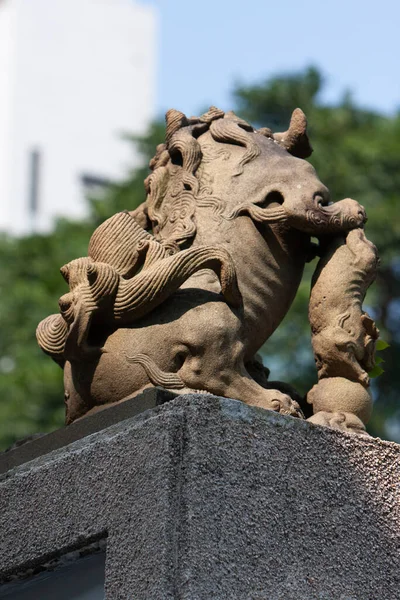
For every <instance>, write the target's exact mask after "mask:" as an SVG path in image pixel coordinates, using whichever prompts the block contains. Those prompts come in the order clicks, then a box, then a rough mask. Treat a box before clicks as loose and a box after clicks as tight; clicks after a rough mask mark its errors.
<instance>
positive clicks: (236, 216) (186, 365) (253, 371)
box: [37, 107, 377, 429]
mask: <svg viewBox="0 0 400 600" xmlns="http://www.w3.org/2000/svg"><path fill="white" fill-rule="evenodd" d="M166 120H167V130H166V141H165V144H161V145H160V146H158V147H157V152H156V155H155V157H154V158H153V159H152V161H151V163H150V168H151V170H152V173H151V175H150V176H149V177H148V178H147V180H146V181H145V187H146V191H147V199H146V201H145V202H144V203H143V204H142V205H141V206H139V208H137V209H136V210H134V211H133V212H124V213H119V214H117V215H115V216H114V217H112V218H111V219H109V220H108V221H106V222H105V223H103V224H102V225H101V226H100V227H99V228H98V229H97V230H96V231H95V232H94V234H93V236H92V238H91V240H90V244H89V249H88V257H86V258H81V259H78V260H74V261H72V262H71V263H69V264H68V265H65V266H64V267H62V269H61V272H62V275H63V276H64V278H65V280H66V282H67V283H68V285H69V288H70V291H69V292H68V293H67V294H65V295H64V296H63V297H62V298H61V299H60V303H59V304H60V313H59V314H57V315H52V316H50V317H48V318H47V319H45V320H44V321H42V322H41V323H40V324H39V326H38V329H37V338H38V342H39V344H40V346H41V347H42V349H43V350H44V351H45V352H46V353H48V354H49V355H50V356H51V357H52V358H53V359H54V360H55V361H57V362H58V363H59V364H60V365H61V366H62V367H63V368H64V373H65V377H64V379H65V401H66V422H67V423H71V422H72V421H74V420H75V419H78V418H80V417H82V416H84V415H86V414H88V413H90V412H93V411H95V410H98V408H99V407H102V406H104V405H106V404H112V403H117V402H121V401H123V400H124V399H126V398H128V397H132V395H134V394H135V393H137V392H138V391H140V390H142V389H143V388H146V387H149V386H162V387H164V388H166V389H168V390H172V391H175V392H178V393H184V392H187V391H189V390H200V391H204V392H210V393H213V394H217V395H220V396H225V397H231V398H236V399H239V400H242V401H243V402H246V403H248V404H253V405H256V406H260V407H262V408H266V409H270V410H275V411H279V412H282V413H285V414H288V415H292V416H297V417H300V418H302V417H303V413H302V411H301V409H300V407H299V404H298V402H297V401H296V398H297V399H298V396H296V393H295V392H294V391H293V390H291V388H290V386H287V385H285V384H279V383H277V382H275V383H269V382H268V379H267V370H266V369H264V368H263V366H262V365H261V364H260V363H259V362H258V361H257V359H256V358H255V355H256V352H257V351H258V350H259V348H260V347H261V346H262V345H263V344H264V342H265V341H266V340H267V339H268V338H269V337H270V336H271V334H272V333H273V332H274V331H275V329H276V328H277V327H278V325H279V324H280V322H281V321H282V319H283V317H284V316H285V315H286V313H287V311H288V309H289V307H290V305H291V303H292V301H293V299H294V297H295V295H296V292H297V289H298V286H299V283H300V280H301V277H302V273H303V269H304V265H305V263H306V261H307V260H309V259H310V258H311V257H312V256H313V255H315V248H314V246H313V244H312V243H311V237H312V236H314V237H317V238H318V239H320V241H321V244H320V250H319V252H322V255H323V257H322V258H321V261H320V264H319V267H318V270H317V276H316V281H315V283H314V287H313V291H312V295H311V305H310V320H311V323H312V327H313V334H314V336H313V344H314V350H315V354H316V358H317V367H318V371H319V376H320V378H321V381H320V383H319V384H318V386H317V388H316V389H314V390H313V392H312V393H310V395H309V397H308V401H309V402H310V403H312V404H313V406H314V409H315V410H316V411H323V412H324V413H332V414H334V413H336V412H337V410H336V408H337V407H335V404H334V402H333V403H331V404H329V400H328V403H327V402H326V401H325V400H323V399H322V398H323V396H324V392H323V388H324V389H325V385H326V382H329V381H333V380H334V379H338V378H344V380H345V381H346V382H347V381H348V382H351V383H352V384H353V382H354V385H356V386H359V387H360V388H361V389H362V390H363V393H364V392H365V393H367V395H368V392H366V388H367V387H368V377H367V375H366V371H367V370H368V369H369V367H370V365H372V363H373V349H374V340H375V339H376V337H377V331H376V329H375V328H374V325H373V322H372V321H371V319H370V318H369V317H368V316H367V315H366V314H365V313H363V312H362V309H361V302H362V300H363V297H364V294H365V290H366V288H367V287H368V285H369V283H370V282H371V280H372V279H373V276H374V272H375V265H376V255H375V250H374V249H373V246H372V245H371V244H370V243H369V242H367V241H366V239H365V236H364V233H363V230H362V229H361V228H362V227H363V225H364V222H365V221H366V215H365V211H364V209H363V208H362V206H360V204H358V203H357V202H356V201H355V200H352V199H345V200H341V201H339V202H336V203H335V204H331V202H330V197H329V192H328V190H327V188H326V187H325V186H324V185H323V184H322V183H321V182H320V181H319V179H318V177H317V175H316V173H315V171H314V169H313V167H312V166H311V165H310V164H309V163H308V162H307V161H305V160H304V158H306V157H307V156H309V155H310V154H311V151H312V150H311V146H310V144H309V141H308V138H307V133H306V119H305V116H304V114H303V113H302V111H301V110H300V109H296V110H295V111H294V113H293V116H292V120H291V123H290V127H289V129H288V131H287V132H284V133H279V134H275V135H274V134H273V133H272V132H271V131H270V130H269V129H266V128H264V129H260V130H255V129H253V127H251V125H249V124H248V123H247V122H245V121H243V120H242V119H240V118H238V117H237V116H236V115H235V114H234V113H233V112H230V113H224V112H223V111H221V110H218V109H216V108H215V107H212V108H211V109H210V110H209V112H207V113H206V114H204V115H202V116H201V117H198V118H197V117H196V118H195V117H192V118H190V119H188V118H187V117H186V116H185V115H184V114H182V113H180V112H178V111H175V110H171V111H169V112H168V113H167V115H166ZM352 230H354V231H352ZM359 247H360V249H361V250H362V252H361V250H360V249H359ZM342 255H343V256H342ZM364 255H365V256H364ZM333 259H334V260H335V261H337V262H338V263H339V265H340V264H341V263H342V264H343V265H345V267H344V269H345V271H346V273H345V276H344V277H343V280H342V278H341V275H340V273H341V271H340V268H338V267H336V270H335V268H334V269H333V271H332V273H331V262H330V261H331V260H333ZM332 277H333V279H332ZM335 278H336V280H335ZM353 280H354V281H353ZM339 281H340V286H341V289H342V288H343V293H339V291H338V282H339ZM321 294H324V295H325V296H326V303H325V305H324V307H323V308H322V309H321V306H322V305H321V304H320V295H321ZM328 313H329V314H328ZM347 314H348V315H349V316H347ZM357 389H358V388H357ZM329 394H330V392H328V396H329ZM368 398H369V395H368ZM364 400H365V399H364ZM364 400H363V402H364ZM345 408H346V410H345V409H344V408H343V407H342V406H340V407H339V409H338V410H339V411H344V412H346V413H348V414H350V413H351V414H353V415H355V419H356V424H355V425H354V423H352V422H350V421H351V419H350V417H348V418H343V419H341V417H340V418H339V417H337V418H336V417H335V418H336V421H335V419H333V420H332V419H331V421H332V422H331V423H329V418H328V417H326V418H325V421H324V423H328V424H331V425H332V424H333V425H335V426H336V425H337V423H336V422H337V421H338V419H339V421H340V422H341V425H340V426H342V427H343V428H352V429H359V428H360V427H362V423H361V421H360V423H361V426H360V423H359V421H358V420H359V419H360V418H361V420H362V421H364V420H365V419H366V414H364V413H362V414H361V413H360V410H358V408H357V407H353V408H352V407H349V406H346V407H345ZM347 409H348V410H347ZM353 409H354V410H353ZM361 412H362V411H361ZM364 412H365V411H364ZM366 412H368V411H366ZM333 421H335V423H333Z"/></svg>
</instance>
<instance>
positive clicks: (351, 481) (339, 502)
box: [0, 394, 400, 600]
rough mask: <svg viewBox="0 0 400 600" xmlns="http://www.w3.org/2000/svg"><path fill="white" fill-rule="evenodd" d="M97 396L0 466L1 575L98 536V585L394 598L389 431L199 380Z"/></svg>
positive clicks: (397, 583)
mask: <svg viewBox="0 0 400 600" xmlns="http://www.w3.org/2000/svg"><path fill="white" fill-rule="evenodd" d="M131 402H133V401H131ZM115 408H117V407H115ZM113 410H114V408H110V409H108V411H109V418H110V422H112V411H113ZM108 411H105V413H104V414H103V421H102V427H104V428H103V429H101V430H100V431H97V432H94V433H93V432H92V433H90V434H88V435H86V436H85V437H82V438H81V439H77V440H75V441H72V442H71V443H67V445H65V446H62V447H58V448H56V449H52V448H51V444H50V445H48V446H47V448H46V449H45V451H44V452H45V453H44V454H43V455H41V456H36V458H34V459H33V460H30V461H28V462H25V463H24V464H20V465H19V466H14V467H13V468H11V469H9V470H8V471H7V472H6V473H4V474H3V475H2V480H1V483H0V521H1V530H0V531H1V535H0V573H1V577H2V582H7V581H9V580H10V579H12V578H15V577H23V576H24V574H26V573H27V572H28V570H29V569H30V570H31V572H32V571H34V570H35V569H37V568H40V566H41V565H44V564H46V563H48V561H50V560H54V559H56V558H57V557H60V556H62V555H64V554H66V553H68V552H71V551H73V550H79V548H83V547H87V546H88V545H89V544H95V543H96V542H97V541H101V540H103V543H104V541H105V544H106V567H105V569H106V572H105V588H106V598H107V600H156V599H157V600H166V599H174V600H175V599H182V600H189V599H190V600H209V599H216V600H219V599H220V600H228V599H229V600H235V599H238V600H239V599H240V600H247V599H248V600H278V599H279V600H313V599H318V600H380V599H382V600H383V599H385V600H396V599H398V598H400V447H399V446H397V445H396V444H393V443H389V442H382V441H380V440H376V439H370V438H365V439H364V438H360V437H356V436H355V435H353V434H346V433H341V432H336V431H332V430H328V429H325V428H322V427H319V426H316V425H311V424H309V423H306V422H302V421H300V420H297V419H294V418H292V417H285V416H280V415H276V414H274V413H271V412H268V411H264V410H262V409H256V408H253V407H248V406H246V405H244V404H242V403H240V402H238V401H236V400H229V399H223V398H217V397H214V396H209V395H195V394H192V395H187V396H181V397H179V398H176V399H173V400H170V401H169V402H167V403H165V404H163V405H162V406H158V407H156V408H153V409H150V410H147V411H146V412H143V413H141V414H139V415H136V416H133V417H132V416H128V418H126V417H127V415H126V414H124V415H123V417H122V420H121V421H119V422H117V423H114V424H112V425H110V426H108V427H107V415H106V413H107V412H108ZM54 436H55V438H57V436H56V435H55V434H53V437H54ZM25 452H26V451H25ZM26 456H28V458H29V452H26ZM7 460H8V461H10V458H9V457H8V459H7ZM17 462H18V461H17ZM0 591H1V586H0Z"/></svg>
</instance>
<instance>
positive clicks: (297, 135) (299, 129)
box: [274, 108, 313, 158]
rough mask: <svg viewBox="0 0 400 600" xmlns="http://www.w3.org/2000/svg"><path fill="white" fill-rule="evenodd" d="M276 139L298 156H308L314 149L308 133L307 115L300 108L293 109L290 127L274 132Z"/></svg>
mask: <svg viewBox="0 0 400 600" xmlns="http://www.w3.org/2000/svg"><path fill="white" fill-rule="evenodd" d="M274 140H275V141H276V142H278V144H279V145H280V146H282V147H283V148H285V150H287V151H288V152H290V154H292V155H293V156H296V157H297V158H308V157H309V156H311V153H312V151H313V149H312V146H311V144H310V140H309V139H308V135H307V119H306V115H305V114H304V113H303V111H302V110H301V109H300V108H296V109H295V110H294V111H293V114H292V118H291V119H290V125H289V129H288V130H287V131H284V132H282V133H274Z"/></svg>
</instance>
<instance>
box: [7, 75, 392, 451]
mask: <svg viewBox="0 0 400 600" xmlns="http://www.w3.org/2000/svg"><path fill="white" fill-rule="evenodd" d="M322 89H323V78H322V76H321V74H320V73H319V72H318V71H317V70H316V69H314V68H310V69H307V70H306V71H304V72H301V73H297V74H293V75H291V74H289V75H283V76H279V77H275V78H272V79H269V80H267V81H265V82H262V83H260V84H257V85H254V86H238V87H237V88H236V90H235V91H234V97H235V104H236V107H235V110H236V112H237V113H238V114H240V116H242V117H244V118H246V119H248V120H249V121H250V122H252V124H254V125H261V126H269V127H271V128H272V129H274V130H275V131H283V130H285V129H286V128H287V125H288V122H289V119H290V115H291V112H292V110H293V108H295V107H296V106H300V107H301V108H303V110H304V111H305V112H306V114H307V117H308V120H309V123H310V127H309V131H310V138H311V140H312V144H313V147H314V154H313V155H312V157H311V159H310V162H312V164H313V165H314V166H315V167H316V169H317V172H318V174H319V176H320V178H321V180H322V181H323V182H324V183H325V184H326V185H327V186H328V187H329V188H330V190H331V192H332V197H333V199H334V200H339V199H341V198H345V197H352V198H355V199H356V200H359V201H360V202H361V203H362V204H363V205H364V206H365V207H366V208H367V212H368V216H369V223H368V224H367V233H368V236H369V237H370V239H371V240H372V241H373V242H374V243H376V244H377V245H378V247H379V249H380V253H381V257H382V264H381V269H380V273H379V277H378V281H377V284H376V285H375V287H374V289H373V291H371V293H370V294H369V296H368V298H367V302H366V304H367V309H368V311H369V312H370V313H371V314H372V316H373V317H374V318H375V319H376V320H377V323H378V326H379V327H380V329H381V332H382V337H383V338H384V339H385V340H387V341H388V342H389V343H390V348H389V349H386V350H385V351H384V352H383V353H382V357H383V359H384V361H385V362H384V363H383V364H382V365H381V366H382V367H383V368H384V370H385V372H384V374H383V375H381V376H380V377H378V378H377V379H375V380H374V384H373V386H374V394H375V397H376V407H375V414H374V418H373V420H372V422H371V426H370V432H371V433H373V434H374V435H379V436H381V437H384V438H389V439H397V440H400V406H399V405H398V403H397V389H398V388H399V387H400V386H399V383H400V382H399V379H400V370H399V369H397V368H396V366H397V362H398V361H399V360H400V259H399V258H398V256H397V244H398V241H399V239H400V214H399V210H400V209H399V204H398V202H397V195H398V190H399V189H400V168H399V166H400V164H399V163H400V159H399V157H400V115H399V114H397V115H395V116H387V115H381V114H377V113H375V112H373V111H369V110H366V109H364V108H361V107H359V106H356V105H355V104H354V102H353V101H352V99H351V97H350V96H349V95H348V94H346V95H345V96H344V97H343V99H342V100H341V101H340V102H339V103H337V104H336V105H334V106H328V105H326V104H324V103H323V102H322V101H321V100H320V94H321V91H322ZM163 137H164V127H163V124H162V122H156V123H154V125H153V126H152V127H151V128H150V130H149V132H148V134H147V135H146V136H144V137H142V138H129V139H128V141H129V142H131V143H132V147H133V150H135V151H136V152H138V153H139V154H140V155H141V156H142V158H143V163H142V165H143V166H142V167H140V168H138V169H135V170H133V171H132V172H131V173H128V174H127V176H126V178H125V180H124V181H122V182H120V183H118V184H115V185H114V186H112V187H111V188H110V189H109V190H108V192H107V193H106V194H105V195H103V196H102V197H92V198H89V203H90V214H89V217H88V218H87V219H86V221H84V222H81V223H76V222H71V221H67V220H60V221H58V222H57V224H56V226H55V229H54V231H53V232H51V233H50V234H48V235H32V236H28V237H24V238H12V237H10V236H7V235H5V234H4V235H3V236H1V237H0V328H1V334H0V394H1V401H0V444H1V446H2V447H5V446H7V445H8V444H9V443H11V442H13V441H14V440H15V439H16V438H21V437H23V436H25V435H29V434H30V433H33V432H37V431H50V430H52V429H55V428H56V427H59V426H61V425H62V422H63V413H64V407H63V402H62V397H63V392H62V390H63V386H62V371H61V369H60V368H59V367H58V366H57V365H56V364H55V363H53V362H52V361H51V359H49V358H48V357H47V356H45V355H43V354H42V353H41V351H40V350H39V348H38V347H37V344H36V340H35V329H36V325H37V323H38V322H39V321H40V320H41V319H43V318H44V317H46V316H47V315H48V314H50V313H52V312H57V299H58V298H59V296H61V295H62V294H63V293H65V291H66V284H65V283H64V281H63V279H62V277H61V275H60V273H59V268H60V266H61V265H63V264H65V263H67V262H69V261H70V260H73V259H74V258H77V257H79V256H84V255H85V254H86V252H87V243H88V240H89V238H90V234H91V232H92V231H93V229H94V228H95V227H96V226H97V225H98V224H99V223H100V222H102V221H103V220H104V219H106V218H108V217H109V216H110V215H112V214H114V213H115V212H117V211H119V210H123V209H125V208H129V209H133V208H135V207H136V206H137V205H138V204H139V203H140V202H142V201H143V200H144V188H143V179H144V178H145V177H146V176H147V174H148V169H147V162H148V160H149V158H150V157H151V156H152V155H153V154H154V150H155V146H156V145H157V143H160V142H161V141H163ZM314 268H315V262H314V263H312V264H311V265H309V267H308V268H307V272H306V274H305V278H304V283H303V284H302V286H301V288H300V290H299V294H298V297H297V299H296V301H295V303H294V305H293V307H292V309H291V311H290V313H289V315H288V316H287V317H286V319H285V321H284V322H283V324H282V326H281V327H280V329H279V330H278V331H277V332H276V333H275V334H274V336H273V337H272V338H271V340H269V341H268V343H267V344H266V347H265V348H264V349H263V354H264V356H265V363H266V364H267V365H268V366H269V368H271V378H273V379H275V378H281V379H284V380H285V381H288V382H290V383H293V384H294V385H295V386H296V387H298V389H299V391H301V392H302V393H305V392H306V391H307V389H309V388H310V386H311V385H312V384H313V382H314V381H315V367H314V361H313V357H312V353H311V344H310V333H309V329H308V324H307V301H308V295H309V286H310V274H311V273H312V270H313V269H314Z"/></svg>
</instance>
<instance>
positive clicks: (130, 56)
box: [0, 0, 156, 234]
mask: <svg viewBox="0 0 400 600" xmlns="http://www.w3.org/2000/svg"><path fill="white" fill-rule="evenodd" d="M155 63H156V14H155V10H154V8H153V7H152V6H149V5H148V4H147V5H145V4H142V3H140V2H139V1H137V2H135V1H134V0H0V230H7V231H10V232H12V233H18V234H20V233H25V232H29V231H32V230H37V231H45V230H47V229H48V228H49V227H51V224H52V222H53V220H54V217H55V216H57V215H68V216H70V217H72V218H79V217H81V216H83V215H84V214H85V210H86V204H85V201H84V195H85V188H87V187H88V186H89V187H90V186H97V185H103V183H104V182H107V181H112V180H115V179H118V178H120V177H121V176H123V175H124V173H125V171H126V168H127V167H130V166H132V164H133V160H135V157H132V149H131V147H130V145H128V144H127V143H126V142H124V141H122V140H121V137H122V136H123V134H124V133H141V132H143V131H144V130H145V128H146V126H147V125H148V124H149V121H150V120H151V118H152V117H153V116H154V107H155V75H156V73H155Z"/></svg>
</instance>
